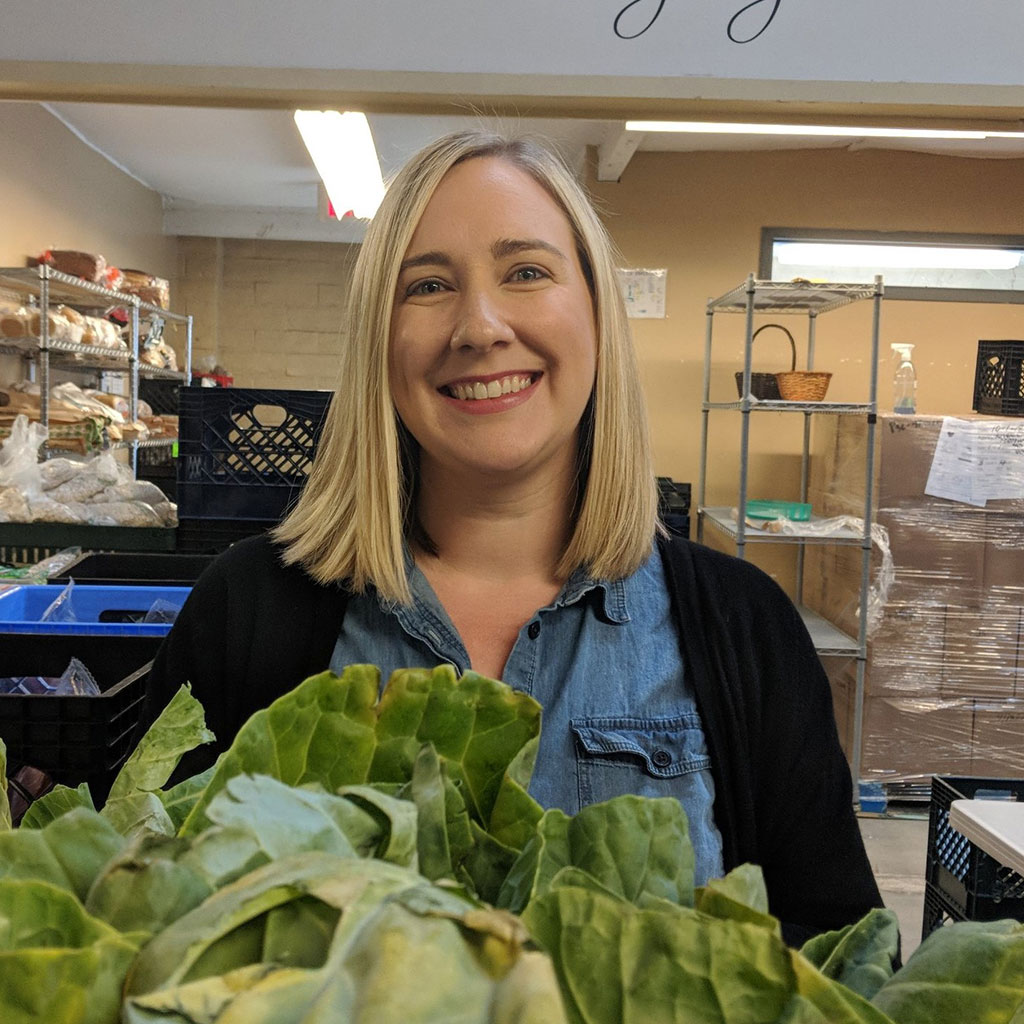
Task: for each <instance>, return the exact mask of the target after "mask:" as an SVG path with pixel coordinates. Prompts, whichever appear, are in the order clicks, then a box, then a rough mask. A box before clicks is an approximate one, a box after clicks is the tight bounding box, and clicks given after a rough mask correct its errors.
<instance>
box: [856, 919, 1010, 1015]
mask: <svg viewBox="0 0 1024 1024" xmlns="http://www.w3.org/2000/svg"><path fill="white" fill-rule="evenodd" d="M872 1002H873V1003H874V1005H875V1006H877V1007H878V1008H879V1009H881V1010H883V1011H884V1012H885V1013H887V1014H888V1015H889V1016H890V1017H891V1018H892V1019H893V1020H895V1021H897V1024H936V1022H938V1021H943V1022H944V1021H953V1022H956V1024H966V1022H967V1021H970V1024H1007V1022H1008V1021H1009V1020H1010V1019H1011V1017H1013V1016H1014V1014H1015V1013H1016V1012H1017V1011H1018V1009H1019V1007H1020V1005H1021V1003H1022V1002H1024V924H1022V923H1020V922H1018V921H961V922H958V923H956V924H951V925H946V926H945V927H943V928H939V929H937V930H936V931H934V932H932V934H931V935H929V936H928V938H927V939H925V941H924V942H922V943H921V945H920V946H918V947H917V949H916V950H914V953H913V955H912V956H911V957H910V959H909V960H908V961H907V962H906V964H904V965H903V967H902V968H901V969H900V970H898V971H897V972H896V974H895V975H893V977H892V978H891V979H890V980H889V981H887V982H886V983H885V984H884V985H883V986H882V987H881V988H880V989H879V990H878V993H877V994H876V995H875V997H874V999H873V1000H872Z"/></svg>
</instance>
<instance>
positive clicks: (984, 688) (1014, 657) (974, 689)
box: [942, 603, 1024, 701]
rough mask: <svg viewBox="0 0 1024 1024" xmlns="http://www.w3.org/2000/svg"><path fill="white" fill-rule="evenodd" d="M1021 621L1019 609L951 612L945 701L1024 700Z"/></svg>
mask: <svg viewBox="0 0 1024 1024" xmlns="http://www.w3.org/2000/svg"><path fill="white" fill-rule="evenodd" d="M1020 619H1021V615H1020V609H1018V608H1014V607H1007V606H1005V605H1002V604H998V603H991V604H987V605H984V606H981V607H976V608H962V607H958V606H955V605H949V606H947V608H946V629H945V636H944V642H943V658H942V696H943V697H978V698H982V699H986V698H987V699H989V700H994V701H1003V700H1008V699H1010V698H1013V697H1017V696H1024V667H1022V665H1021V652H1020V647H1021V639H1020V631H1021V626H1020Z"/></svg>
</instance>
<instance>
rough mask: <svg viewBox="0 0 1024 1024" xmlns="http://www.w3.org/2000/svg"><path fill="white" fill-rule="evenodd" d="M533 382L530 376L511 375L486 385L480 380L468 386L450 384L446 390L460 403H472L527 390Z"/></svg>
mask: <svg viewBox="0 0 1024 1024" xmlns="http://www.w3.org/2000/svg"><path fill="white" fill-rule="evenodd" d="M532 382H533V377H532V376H531V375H530V374H525V375H523V376H520V375H519V374H513V375H512V376H511V377H502V378H501V379H500V380H490V381H488V382H487V383H486V384H485V383H484V382H483V381H481V380H476V381H473V382H472V383H468V384H452V385H450V386H449V388H448V390H449V391H450V392H451V393H452V394H453V395H454V396H455V397H456V398H458V399H460V400H461V401H464V402H465V401H472V400H476V399H480V398H499V397H500V396H501V395H509V394H515V393H516V392H517V391H522V390H523V389H524V388H528V387H529V386H530V384H531V383H532Z"/></svg>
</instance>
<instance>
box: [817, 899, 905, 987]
mask: <svg viewBox="0 0 1024 1024" xmlns="http://www.w3.org/2000/svg"><path fill="white" fill-rule="evenodd" d="M899 939H900V932H899V919H898V918H897V917H896V915H895V914H894V913H893V912H892V911H891V910H884V909H882V908H876V909H874V910H871V911H870V912H869V913H867V914H866V915H865V916H864V917H863V918H861V920H860V921H858V922H857V923H856V924H851V925H848V926H847V927H846V928H842V929H839V930H838V931H832V932H825V933H824V934H823V935H818V936H815V937H814V938H813V939H811V940H810V941H809V942H807V943H805V944H804V946H803V948H802V949H801V950H800V952H801V953H802V954H803V955H804V956H805V957H806V958H807V959H808V960H810V962H811V963H813V964H814V965H815V967H817V968H818V970H819V971H821V973H822V974H824V975H825V977H827V978H833V979H834V980H835V981H839V982H842V983H843V984H844V985H845V986H846V987H847V988H850V989H853V991H854V992H857V993H858V994H860V995H862V996H864V998H865V999H871V998H872V997H873V996H874V995H875V993H876V992H878V990H879V989H880V988H881V987H882V986H883V985H884V984H885V983H886V982H887V981H888V980H889V979H890V978H891V977H892V974H893V969H892V964H893V960H894V958H895V957H896V954H897V952H898V950H899Z"/></svg>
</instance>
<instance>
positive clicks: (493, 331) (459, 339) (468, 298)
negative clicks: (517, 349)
mask: <svg viewBox="0 0 1024 1024" xmlns="http://www.w3.org/2000/svg"><path fill="white" fill-rule="evenodd" d="M511 340H512V328H511V327H510V325H509V324H508V321H507V319H506V317H505V315H504V313H503V311H502V307H501V303H500V300H499V299H498V297H497V296H495V295H493V294H491V293H490V292H489V291H488V290H487V289H486V288H474V289H471V290H469V289H467V290H466V291H464V292H463V293H462V296H461V299H460V302H459V306H458V312H457V319H456V321H455V324H454V327H453V329H452V336H451V347H452V348H475V349H480V350H485V349H488V348H490V347H491V346H492V345H498V344H503V343H507V342H509V341H511Z"/></svg>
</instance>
